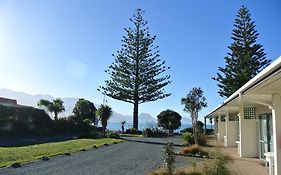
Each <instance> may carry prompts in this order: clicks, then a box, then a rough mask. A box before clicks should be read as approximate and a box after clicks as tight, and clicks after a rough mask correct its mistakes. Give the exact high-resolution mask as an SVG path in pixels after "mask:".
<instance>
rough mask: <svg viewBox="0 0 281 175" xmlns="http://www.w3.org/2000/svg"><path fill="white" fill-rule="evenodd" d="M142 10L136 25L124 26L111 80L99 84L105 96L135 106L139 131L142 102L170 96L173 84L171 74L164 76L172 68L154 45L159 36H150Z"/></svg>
mask: <svg viewBox="0 0 281 175" xmlns="http://www.w3.org/2000/svg"><path fill="white" fill-rule="evenodd" d="M143 13H144V12H143V11H142V10H141V9H137V10H136V13H135V15H134V16H133V19H130V21H131V22H132V24H133V27H132V28H131V27H129V28H125V31H126V35H125V36H124V37H123V39H122V49H121V50H120V51H117V54H116V55H113V56H114V57H115V61H114V62H113V63H112V65H110V66H109V69H108V70H107V71H106V72H107V73H108V74H109V75H110V80H106V81H105V86H102V87H100V88H101V89H102V91H103V93H104V94H105V95H107V96H109V97H111V98H113V99H116V100H121V101H124V102H128V103H132V104H133V105H134V112H133V127H134V128H135V129H136V130H138V107H139V104H141V103H145V102H150V101H156V100H158V99H163V98H165V97H168V96H170V95H171V94H170V93H166V92H165V90H164V87H165V86H166V85H168V84H170V83H171V81H170V80H169V79H170V76H169V75H164V76H163V73H164V72H165V71H166V70H167V69H169V67H166V66H165V61H161V59H160V55H159V50H158V46H154V45H153V42H154V40H155V39H156V36H151V35H150V33H149V30H148V27H147V21H145V20H144V18H143Z"/></svg>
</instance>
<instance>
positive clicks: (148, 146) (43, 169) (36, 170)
mask: <svg viewBox="0 0 281 175" xmlns="http://www.w3.org/2000/svg"><path fill="white" fill-rule="evenodd" d="M126 139H128V140H131V141H125V142H123V143H119V144H116V145H110V146H103V147H101V148H98V149H91V150H87V151H86V152H79V153H75V154H72V155H71V156H65V155H63V156H56V157H52V158H51V159H50V160H49V161H41V160H40V161H36V162H33V163H30V164H25V165H23V166H22V167H20V168H3V169H0V174H1V175H2V174H3V175H32V174H34V175H46V174H51V175H64V174H65V175H80V174H81V175H82V174H83V175H86V174H91V175H127V174H131V175H137V174H147V173H148V172H150V171H152V170H154V169H158V168H159V167H160V166H161V163H162V152H161V149H162V147H163V144H164V143H166V142H167V141H170V140H171V139H167V138H166V139H165V138H164V139H163V138H162V139H153V138H148V139H146V138H126ZM175 141H176V140H175ZM177 141H180V140H177ZM177 159H178V160H177V167H180V166H185V165H187V162H186V160H185V158H184V157H178V158H177Z"/></svg>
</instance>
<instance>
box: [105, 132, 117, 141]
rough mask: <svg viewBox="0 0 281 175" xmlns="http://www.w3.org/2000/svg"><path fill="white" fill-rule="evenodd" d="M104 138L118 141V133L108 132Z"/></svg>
mask: <svg viewBox="0 0 281 175" xmlns="http://www.w3.org/2000/svg"><path fill="white" fill-rule="evenodd" d="M106 137H107V138H115V139H120V135H119V133H118V132H113V131H110V132H108V133H106Z"/></svg>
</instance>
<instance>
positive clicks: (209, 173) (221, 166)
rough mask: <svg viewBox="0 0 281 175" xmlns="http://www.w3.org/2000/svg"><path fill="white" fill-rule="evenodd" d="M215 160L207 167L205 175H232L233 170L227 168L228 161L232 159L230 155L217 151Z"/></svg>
mask: <svg viewBox="0 0 281 175" xmlns="http://www.w3.org/2000/svg"><path fill="white" fill-rule="evenodd" d="M214 158H215V162H214V163H213V164H212V165H210V166H209V167H207V170H206V171H205V173H204V174H205V175H230V174H232V173H231V171H230V170H229V169H228V168H227V163H228V162H230V161H232V159H231V157H230V156H226V155H223V154H221V153H216V154H215V155H214Z"/></svg>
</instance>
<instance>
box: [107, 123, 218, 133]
mask: <svg viewBox="0 0 281 175" xmlns="http://www.w3.org/2000/svg"><path fill="white" fill-rule="evenodd" d="M132 127H133V123H125V124H124V129H125V130H126V129H130V128H132ZM155 127H157V123H154V122H153V123H139V130H141V131H142V130H144V129H146V128H155ZM191 127H192V124H191V123H188V124H182V125H181V127H180V128H179V129H177V130H175V132H180V131H181V130H183V129H185V128H191ZM206 127H207V128H208V129H211V125H207V126H206ZM106 128H107V129H109V130H115V131H121V123H115V122H109V123H108V124H107V127H106ZM212 128H213V126H212Z"/></svg>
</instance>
